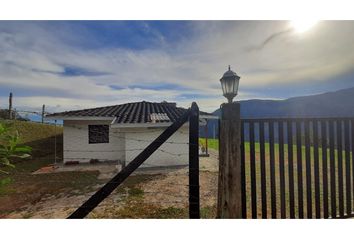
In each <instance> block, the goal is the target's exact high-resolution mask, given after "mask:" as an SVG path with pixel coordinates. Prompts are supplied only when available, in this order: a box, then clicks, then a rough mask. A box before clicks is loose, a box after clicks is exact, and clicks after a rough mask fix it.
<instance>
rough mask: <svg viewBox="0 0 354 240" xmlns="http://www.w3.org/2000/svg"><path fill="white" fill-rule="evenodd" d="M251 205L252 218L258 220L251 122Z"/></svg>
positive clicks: (251, 126) (251, 124) (252, 123)
mask: <svg viewBox="0 0 354 240" xmlns="http://www.w3.org/2000/svg"><path fill="white" fill-rule="evenodd" d="M249 130H250V132H249V134H250V163H251V200H252V202H251V204H252V218H257V187H256V184H257V182H256V153H255V143H254V122H253V121H251V122H250V127H249Z"/></svg>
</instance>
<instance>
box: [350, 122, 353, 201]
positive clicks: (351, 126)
mask: <svg viewBox="0 0 354 240" xmlns="http://www.w3.org/2000/svg"><path fill="white" fill-rule="evenodd" d="M350 128H351V152H352V158H351V159H352V161H351V164H352V192H353V195H352V197H354V118H352V119H351V125H350Z"/></svg>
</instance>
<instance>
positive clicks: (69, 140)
mask: <svg viewBox="0 0 354 240" xmlns="http://www.w3.org/2000/svg"><path fill="white" fill-rule="evenodd" d="M110 123H111V121H74V120H65V121H64V146H63V148H64V163H65V162H68V161H79V162H89V161H90V159H99V160H101V161H104V160H106V161H107V160H114V161H118V160H119V161H124V160H125V148H124V147H125V141H124V133H120V132H119V130H118V129H112V128H110V129H109V143H95V144H89V140H88V125H94V124H108V125H109V124H110Z"/></svg>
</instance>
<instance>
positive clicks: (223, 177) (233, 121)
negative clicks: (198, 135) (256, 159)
mask: <svg viewBox="0 0 354 240" xmlns="http://www.w3.org/2000/svg"><path fill="white" fill-rule="evenodd" d="M239 81H240V77H239V76H237V74H236V73H235V72H233V71H231V69H230V66H229V70H228V71H227V72H226V73H224V75H223V76H222V78H221V79H220V82H221V87H222V91H223V95H224V96H225V97H226V98H227V100H228V103H223V104H222V105H221V106H220V112H221V116H220V120H221V121H220V122H219V175H218V182H219V183H218V198H217V199H218V204H217V218H242V204H241V202H242V179H241V175H242V168H241V166H242V163H241V117H240V116H241V114H240V103H239V102H232V99H233V98H234V97H235V96H236V95H237V90H238V84H239Z"/></svg>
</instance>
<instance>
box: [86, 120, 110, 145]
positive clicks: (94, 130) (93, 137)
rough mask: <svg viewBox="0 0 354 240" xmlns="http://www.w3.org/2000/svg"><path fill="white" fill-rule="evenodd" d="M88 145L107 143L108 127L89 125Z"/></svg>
mask: <svg viewBox="0 0 354 240" xmlns="http://www.w3.org/2000/svg"><path fill="white" fill-rule="evenodd" d="M88 127H89V144H91V143H109V126H108V125H89V126H88Z"/></svg>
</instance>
